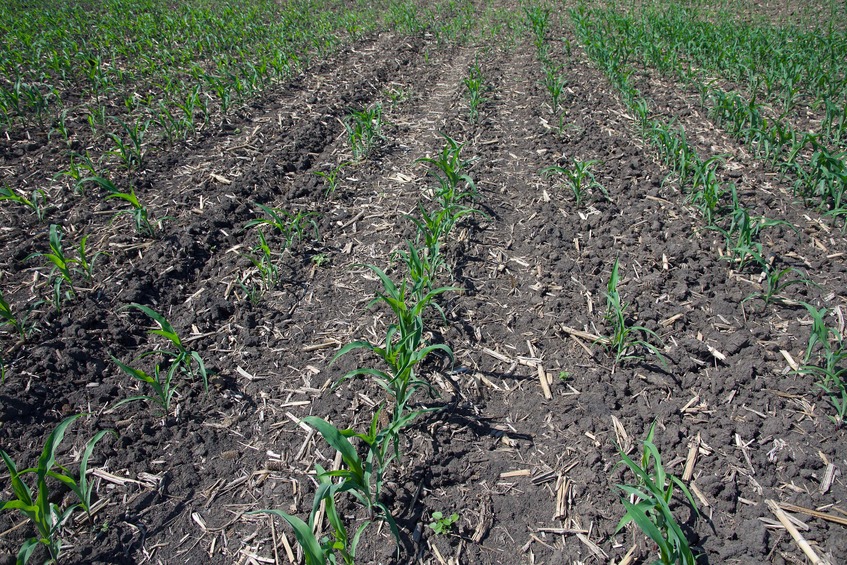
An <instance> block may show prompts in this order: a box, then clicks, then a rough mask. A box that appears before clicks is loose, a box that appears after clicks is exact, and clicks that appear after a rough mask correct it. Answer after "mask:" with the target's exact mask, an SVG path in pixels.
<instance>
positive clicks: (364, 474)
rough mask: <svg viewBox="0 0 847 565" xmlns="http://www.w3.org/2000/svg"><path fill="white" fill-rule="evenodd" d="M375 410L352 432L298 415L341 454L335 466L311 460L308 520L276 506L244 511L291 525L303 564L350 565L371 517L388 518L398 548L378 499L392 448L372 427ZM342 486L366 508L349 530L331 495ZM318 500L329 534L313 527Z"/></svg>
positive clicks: (396, 533)
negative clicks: (361, 447) (363, 451)
mask: <svg viewBox="0 0 847 565" xmlns="http://www.w3.org/2000/svg"><path fill="white" fill-rule="evenodd" d="M379 415H380V411H379V410H377V412H376V413H375V414H374V417H373V419H372V420H371V425H370V428H369V430H368V432H367V433H364V434H361V433H355V432H354V431H353V430H349V429H348V430H339V429H338V428H336V427H335V426H333V425H332V424H330V423H329V422H327V421H325V420H323V419H321V418H318V417H316V416H307V417H306V418H303V422H304V423H306V424H308V425H310V426H312V427H313V428H314V429H316V430H317V431H318V432H319V433H320V434H321V436H323V438H324V439H325V440H326V442H327V443H329V444H330V446H331V447H333V448H334V449H335V450H336V451H338V453H340V454H341V460H342V462H343V467H342V468H341V469H339V470H337V471H327V470H325V469H324V468H323V467H322V466H320V465H317V464H316V465H315V476H316V478H317V479H318V488H317V490H316V491H315V495H314V498H313V503H312V510H311V512H310V513H309V521H308V522H304V521H303V520H302V519H300V518H298V517H297V516H292V515H291V514H288V513H286V512H283V511H281V510H257V511H253V512H248V514H259V513H261V514H271V515H275V516H278V517H280V518H282V519H283V520H285V521H286V522H287V523H288V524H289V525H290V526H291V527H292V529H293V530H294V536H295V538H296V539H297V543H298V544H299V545H300V547H301V548H302V549H303V554H304V557H305V561H306V564H307V565H326V564H327V563H332V564H336V563H344V564H345V565H354V563H355V559H356V548H357V546H358V544H359V541H360V539H361V536H362V534H363V533H364V531H365V530H366V529H367V527H368V526H370V525H371V524H372V523H373V522H374V521H375V520H381V521H383V522H385V523H387V524H388V526H389V529H390V530H391V533H392V534H393V535H394V539H395V542H396V543H397V546H398V548H399V545H400V531H399V528H398V527H397V523H396V522H395V520H394V517H393V516H392V515H391V512H390V510H389V508H388V507H387V506H386V505H385V504H384V503H383V502H382V501H381V500H380V492H381V489H382V483H383V475H384V472H385V469H386V468H387V466H388V465H389V464H390V463H391V461H392V460H393V459H394V454H393V453H391V452H390V451H389V450H388V447H389V445H390V442H389V441H386V439H387V438H388V433H387V430H378V429H377V427H378V422H379ZM352 437H356V438H359V439H360V440H362V441H363V443H365V445H366V448H367V456H366V457H365V458H364V459H362V458H361V457H360V456H359V453H358V451H357V450H356V448H355V447H354V446H353V444H352V443H350V440H349V439H348V438H352ZM345 492H346V493H349V494H350V495H351V496H353V498H354V499H355V500H356V501H357V502H359V503H360V504H361V505H362V506H364V507H365V508H366V509H368V511H369V518H368V519H367V520H365V521H364V523H362V524H361V525H359V527H358V528H356V531H355V533H354V534H353V535H352V536H351V535H350V533H349V532H348V528H347V526H346V525H345V524H344V520H343V516H342V515H341V514H340V513H339V512H338V509H337V506H336V497H337V496H338V495H339V494H341V493H345ZM322 503H323V505H324V512H325V514H326V518H327V522H328V523H329V525H330V528H331V532H330V533H331V536H332V537H330V536H324V537H322V538H320V539H319V538H318V536H317V535H316V534H315V532H316V531H318V529H319V527H320V525H319V524H316V523H315V519H316V516H317V514H318V510H319V509H320V507H321V504H322ZM339 559H340V561H339Z"/></svg>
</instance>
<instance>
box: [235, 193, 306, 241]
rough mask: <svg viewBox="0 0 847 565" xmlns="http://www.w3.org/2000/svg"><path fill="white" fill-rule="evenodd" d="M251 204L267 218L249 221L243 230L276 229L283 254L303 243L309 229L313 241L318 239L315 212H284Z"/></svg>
mask: <svg viewBox="0 0 847 565" xmlns="http://www.w3.org/2000/svg"><path fill="white" fill-rule="evenodd" d="M253 204H255V205H256V206H258V207H259V209H261V210H262V211H263V212H264V213H265V215H266V216H267V217H264V218H256V219H255V220H250V221H249V222H247V223H246V224H244V229H245V230H246V229H250V228H252V227H255V226H262V225H267V226H271V227H273V228H276V230H277V231H278V232H279V233H280V234H282V237H283V239H284V243H283V248H282V251H283V252H284V251H285V250H286V249H290V248H291V246H292V245H293V244H294V243H296V242H300V241H303V238H304V236H305V235H306V234H307V233H308V232H309V228H311V231H312V232H313V234H314V239H316V240H317V239H319V237H320V236H319V234H318V224H317V222H315V217H317V215H318V214H317V213H316V212H302V211H300V212H296V213H295V212H286V211H285V210H282V209H280V208H270V207H268V206H264V205H262V204H259V203H258V202H254V203H253Z"/></svg>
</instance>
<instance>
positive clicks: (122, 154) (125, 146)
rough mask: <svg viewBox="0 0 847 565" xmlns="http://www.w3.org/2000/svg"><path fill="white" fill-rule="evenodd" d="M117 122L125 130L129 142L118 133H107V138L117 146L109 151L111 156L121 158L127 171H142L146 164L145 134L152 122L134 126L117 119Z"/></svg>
mask: <svg viewBox="0 0 847 565" xmlns="http://www.w3.org/2000/svg"><path fill="white" fill-rule="evenodd" d="M115 121H117V122H118V124H120V126H121V128H122V129H123V130H124V133H125V134H126V139H127V140H126V141H125V140H124V138H123V136H120V135H118V134H116V133H112V132H107V133H106V136H107V137H108V138H109V139H111V140H112V143H113V144H114V146H115V148H114V149H113V150H111V151H109V154H111V155H116V156H117V157H118V158H120V160H121V163H123V165H124V166H125V167H126V168H127V169H140V168H141V167H142V165H143V164H144V151H143V148H142V143H143V141H144V134H145V133H146V132H147V128H148V127H149V126H150V120H147V121H144V122H137V123H135V124H133V125H132V126H129V125H127V124H125V123H124V122H122V121H121V120H119V119H115Z"/></svg>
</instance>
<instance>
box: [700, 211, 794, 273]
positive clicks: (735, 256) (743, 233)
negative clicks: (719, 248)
mask: <svg viewBox="0 0 847 565" xmlns="http://www.w3.org/2000/svg"><path fill="white" fill-rule="evenodd" d="M735 202H736V207H735V210H734V211H733V212H732V214H731V216H730V224H729V227H728V229H723V228H721V227H719V226H712V227H711V228H710V229H713V230H715V231H717V232H719V233H720V234H722V235H723V236H724V240H725V244H726V253H725V254H724V258H725V259H726V260H727V261H729V262H730V263H731V264H732V265H733V268H735V269H736V270H738V271H743V270H744V268H745V267H747V266H748V265H750V264H751V263H752V264H755V265H758V266H759V267H761V268H762V269H766V268H767V260H766V259H765V252H764V248H763V246H762V244H761V242H760V241H758V239H759V234H760V233H761V232H762V230H763V229H765V228H768V227H773V226H778V225H785V226H790V224H789V223H788V222H786V221H783V220H771V219H768V218H765V217H763V216H757V217H753V216H750V212H749V211H748V210H747V209H746V208H744V207H743V206H740V205H738V204H737V200H735Z"/></svg>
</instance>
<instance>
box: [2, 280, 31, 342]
mask: <svg viewBox="0 0 847 565" xmlns="http://www.w3.org/2000/svg"><path fill="white" fill-rule="evenodd" d="M0 326H9V327H10V328H12V330H13V331H14V332H15V333H16V334H18V337H19V338H20V339H21V341H26V338H27V337H29V334H30V333H31V332H32V327H31V326H30V324H28V323H27V321H26V318H24V317H21V316H18V315H16V314H15V313H14V312H12V307H11V306H9V303H8V302H6V300H5V299H4V298H3V293H2V292H0Z"/></svg>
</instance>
